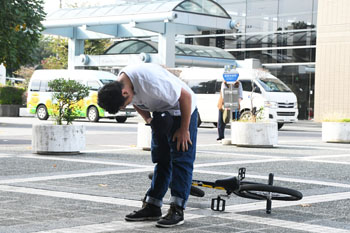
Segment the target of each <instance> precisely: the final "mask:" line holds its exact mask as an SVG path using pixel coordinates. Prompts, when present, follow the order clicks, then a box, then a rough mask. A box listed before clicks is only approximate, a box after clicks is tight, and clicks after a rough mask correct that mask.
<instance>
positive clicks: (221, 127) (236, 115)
mask: <svg viewBox="0 0 350 233" xmlns="http://www.w3.org/2000/svg"><path fill="white" fill-rule="evenodd" d="M233 86H234V87H235V88H238V95H239V98H238V109H236V111H235V112H233V113H231V114H233V119H239V110H240V103H241V101H242V99H243V89H242V84H241V83H240V82H239V81H236V82H235V83H234V84H233ZM225 88H230V86H229V84H228V83H227V82H226V81H223V82H222V84H221V89H220V97H219V101H218V105H217V106H218V109H219V114H218V124H217V127H218V138H217V139H216V140H217V141H221V140H222V139H224V138H225V127H226V123H225V122H224V121H223V113H224V109H225V107H224V89H225Z"/></svg>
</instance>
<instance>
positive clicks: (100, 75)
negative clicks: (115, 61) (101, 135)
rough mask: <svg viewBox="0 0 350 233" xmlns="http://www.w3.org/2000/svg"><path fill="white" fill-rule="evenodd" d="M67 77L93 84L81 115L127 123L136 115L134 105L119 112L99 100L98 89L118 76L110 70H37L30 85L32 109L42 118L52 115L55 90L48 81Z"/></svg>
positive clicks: (28, 103)
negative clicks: (112, 110)
mask: <svg viewBox="0 0 350 233" xmlns="http://www.w3.org/2000/svg"><path fill="white" fill-rule="evenodd" d="M58 78H64V79H72V80H76V81H78V82H80V83H83V84H85V85H87V86H88V87H89V88H90V91H89V92H90V94H89V96H88V97H87V98H85V99H84V101H82V102H80V103H79V104H80V107H81V109H82V111H81V115H80V117H87V118H88V120H89V121H92V122H97V121H99V119H100V118H110V119H116V121H117V122H120V123H124V122H125V121H126V120H127V118H128V117H133V116H135V115H136V113H135V110H134V108H133V107H132V106H128V107H127V108H126V109H125V110H123V111H120V112H118V113H117V114H109V113H108V112H106V111H105V110H104V109H102V108H101V107H99V106H98V104H97V91H98V90H99V89H100V88H101V87H102V86H103V85H105V84H107V83H109V82H113V81H115V80H116V79H117V76H115V75H114V74H112V73H110V72H106V71H98V70H36V71H35V72H34V73H33V75H32V77H31V79H30V82H29V85H28V95H27V108H28V112H29V113H32V114H36V115H37V117H38V118H39V119H40V120H47V119H48V118H49V116H50V115H52V92H51V91H50V89H49V88H48V82H49V81H51V80H54V79H58Z"/></svg>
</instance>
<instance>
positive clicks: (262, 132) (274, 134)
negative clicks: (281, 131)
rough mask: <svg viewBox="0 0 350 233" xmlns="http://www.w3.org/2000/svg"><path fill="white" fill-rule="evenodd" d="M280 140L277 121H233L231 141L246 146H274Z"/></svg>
mask: <svg viewBox="0 0 350 233" xmlns="http://www.w3.org/2000/svg"><path fill="white" fill-rule="evenodd" d="M277 142H278V128H277V123H276V122H240V121H235V122H232V123H231V143H232V144H233V145H236V146H246V147H273V146H275V145H277Z"/></svg>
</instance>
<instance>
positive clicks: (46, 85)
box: [40, 80, 50, 92]
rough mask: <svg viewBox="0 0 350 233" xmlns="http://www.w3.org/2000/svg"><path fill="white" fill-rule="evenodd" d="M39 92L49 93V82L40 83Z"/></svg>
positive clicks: (42, 81)
mask: <svg viewBox="0 0 350 233" xmlns="http://www.w3.org/2000/svg"><path fill="white" fill-rule="evenodd" d="M40 91H42V92H46V91H50V88H49V82H48V81H47V80H41V81H40Z"/></svg>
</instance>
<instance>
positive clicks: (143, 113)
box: [133, 105, 152, 124]
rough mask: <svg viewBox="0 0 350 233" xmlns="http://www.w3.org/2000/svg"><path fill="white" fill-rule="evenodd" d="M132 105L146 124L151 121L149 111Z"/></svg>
mask: <svg viewBox="0 0 350 233" xmlns="http://www.w3.org/2000/svg"><path fill="white" fill-rule="evenodd" d="M133 106H134V108H135V110H136V112H138V113H139V114H140V115H141V117H142V118H143V119H144V120H145V122H146V123H147V124H150V123H151V121H152V117H151V113H150V112H148V111H145V110H142V109H140V108H138V107H137V106H136V105H133Z"/></svg>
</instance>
